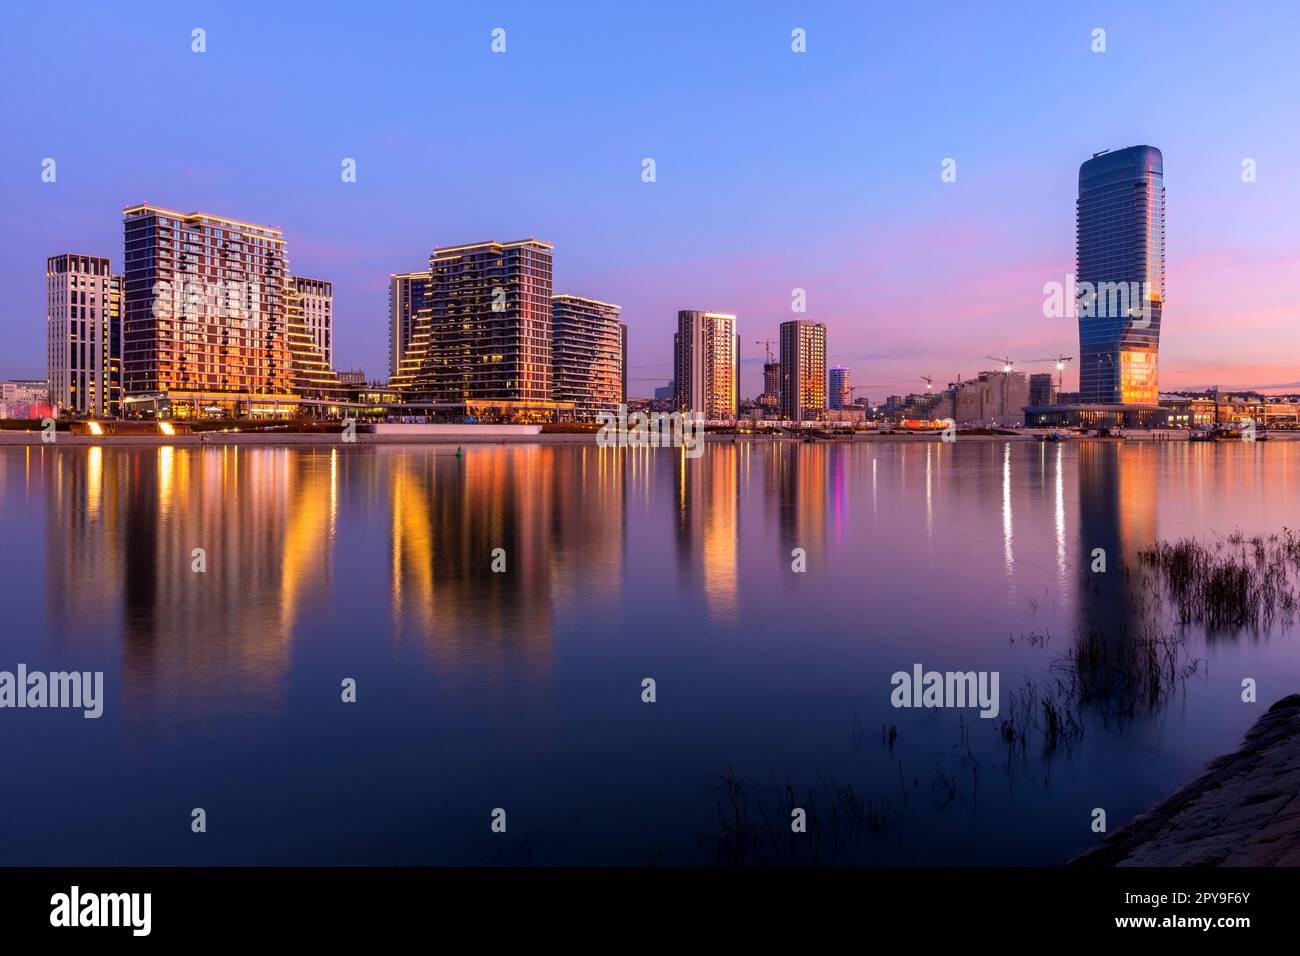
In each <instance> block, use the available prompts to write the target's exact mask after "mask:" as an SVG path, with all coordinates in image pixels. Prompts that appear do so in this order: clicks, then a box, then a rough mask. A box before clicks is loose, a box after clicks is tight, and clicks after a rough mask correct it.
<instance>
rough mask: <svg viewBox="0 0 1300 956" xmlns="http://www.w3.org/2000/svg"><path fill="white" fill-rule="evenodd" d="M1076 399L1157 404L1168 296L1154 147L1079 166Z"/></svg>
mask: <svg viewBox="0 0 1300 956" xmlns="http://www.w3.org/2000/svg"><path fill="white" fill-rule="evenodd" d="M1076 210H1077V213H1076V215H1077V232H1078V236H1077V263H1076V269H1075V272H1076V273H1077V275H1076V282H1077V283H1078V290H1079V297H1078V300H1077V302H1076V304H1075V307H1076V311H1077V313H1078V318H1079V399H1080V401H1081V402H1082V403H1084V404H1089V405H1094V404H1103V405H1116V404H1145V405H1155V404H1156V403H1157V402H1158V400H1159V376H1158V367H1157V357H1158V352H1159V344H1160V321H1161V318H1162V315H1161V313H1162V311H1163V307H1164V292H1165V186H1164V160H1163V157H1162V156H1161V155H1160V150H1158V149H1156V148H1155V147H1152V146H1130V147H1128V148H1127V149H1121V150H1117V151H1116V152H1103V153H1098V154H1096V155H1094V156H1093V157H1092V159H1090V160H1088V161H1087V162H1085V163H1084V164H1083V165H1082V166H1080V167H1079V199H1078V202H1077V205H1076Z"/></svg>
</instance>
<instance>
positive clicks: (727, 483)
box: [657, 442, 750, 621]
mask: <svg viewBox="0 0 1300 956" xmlns="http://www.w3.org/2000/svg"><path fill="white" fill-rule="evenodd" d="M657 454H658V455H660V456H663V458H664V460H665V461H671V463H672V465H673V467H674V468H675V470H676V476H677V481H676V483H675V484H676V490H677V508H676V509H675V510H676V513H677V568H678V571H679V574H680V577H681V578H682V580H683V582H685V583H687V584H688V585H690V583H691V582H694V583H695V584H697V585H698V586H700V587H702V589H703V593H704V600H705V603H706V604H707V605H708V609H709V612H710V613H711V614H712V615H713V616H714V617H715V618H718V619H723V620H729V621H734V620H735V618H736V614H737V611H738V589H739V575H740V570H739V548H740V467H741V456H742V455H743V456H746V457H747V456H748V455H749V454H750V448H749V446H748V445H745V446H741V445H738V444H736V443H722V442H711V443H707V444H706V445H705V446H704V454H703V455H701V456H700V457H698V458H687V457H686V455H685V454H684V453H682V452H681V451H680V450H678V449H673V450H671V451H669V450H663V451H659V452H657Z"/></svg>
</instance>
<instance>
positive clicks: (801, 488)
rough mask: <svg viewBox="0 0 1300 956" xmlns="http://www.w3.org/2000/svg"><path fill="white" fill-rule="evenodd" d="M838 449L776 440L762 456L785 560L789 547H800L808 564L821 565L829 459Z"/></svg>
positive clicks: (823, 557) (766, 482)
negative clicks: (768, 452)
mask: <svg viewBox="0 0 1300 956" xmlns="http://www.w3.org/2000/svg"><path fill="white" fill-rule="evenodd" d="M840 451H841V449H838V448H828V447H825V446H822V445H810V444H803V443H789V442H780V443H778V444H775V445H773V446H772V450H771V453H770V454H768V455H767V456H766V461H765V462H764V470H763V477H764V481H765V485H766V488H765V489H764V490H765V493H766V498H767V501H768V504H769V507H772V508H774V509H775V511H776V519H777V530H778V534H779V535H780V542H781V549H782V551H781V554H782V556H784V560H785V561H786V562H787V563H788V562H789V561H790V560H792V559H791V558H790V557H789V555H790V552H791V551H792V550H794V549H795V548H803V549H804V553H805V554H806V555H807V556H808V560H809V566H810V567H817V566H824V563H823V562H824V559H825V556H826V510H827V499H826V489H827V484H828V481H829V458H830V455H831V454H834V453H838V452H840Z"/></svg>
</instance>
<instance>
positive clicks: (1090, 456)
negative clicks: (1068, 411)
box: [1077, 442, 1163, 638]
mask: <svg viewBox="0 0 1300 956" xmlns="http://www.w3.org/2000/svg"><path fill="white" fill-rule="evenodd" d="M1162 450H1163V449H1161V448H1159V447H1157V446H1154V445H1146V444H1136V443H1135V444H1124V445H1117V444H1113V443H1110V442H1079V443H1078V456H1079V459H1078V460H1079V535H1078V545H1077V546H1078V548H1079V569H1080V570H1079V573H1080V590H1079V604H1078V622H1079V631H1080V632H1081V633H1085V634H1086V633H1087V632H1088V631H1089V629H1093V630H1095V631H1097V632H1100V633H1101V634H1102V635H1104V636H1106V637H1107V638H1111V637H1135V636H1137V634H1138V633H1139V632H1140V630H1141V623H1142V615H1143V612H1144V594H1143V590H1142V586H1141V583H1140V581H1139V579H1138V576H1137V575H1136V574H1130V573H1128V572H1129V571H1136V570H1137V569H1138V567H1139V563H1138V552H1139V551H1140V550H1141V549H1142V548H1145V547H1148V546H1150V545H1151V544H1152V543H1153V542H1154V541H1155V540H1156V535H1157V531H1158V528H1157V500H1156V457H1157V455H1158V454H1159V453H1160V452H1161V451H1162ZM1097 548H1101V549H1103V550H1104V551H1105V556H1106V572H1105V573H1104V574H1100V573H1094V572H1093V571H1092V566H1093V561H1094V552H1095V549H1097Z"/></svg>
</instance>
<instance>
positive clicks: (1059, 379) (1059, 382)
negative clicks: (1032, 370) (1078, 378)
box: [1004, 352, 1074, 392]
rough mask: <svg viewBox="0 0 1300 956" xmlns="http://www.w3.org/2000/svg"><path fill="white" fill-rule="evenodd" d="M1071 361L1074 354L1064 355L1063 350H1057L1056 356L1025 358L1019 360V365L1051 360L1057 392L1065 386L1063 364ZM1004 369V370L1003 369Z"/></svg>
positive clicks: (1036, 363)
mask: <svg viewBox="0 0 1300 956" xmlns="http://www.w3.org/2000/svg"><path fill="white" fill-rule="evenodd" d="M1073 361H1074V356H1073V355H1066V354H1064V353H1063V352H1058V353H1057V354H1056V358H1037V359H1027V360H1026V361H1024V362H1021V363H1020V364H1021V365H1040V364H1043V363H1045V362H1051V363H1053V364H1055V365H1056V372H1057V376H1056V390H1057V391H1058V392H1059V391H1062V390H1063V389H1064V388H1065V366H1066V364H1067V363H1068V362H1073ZM1004 371H1005V369H1004Z"/></svg>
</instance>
